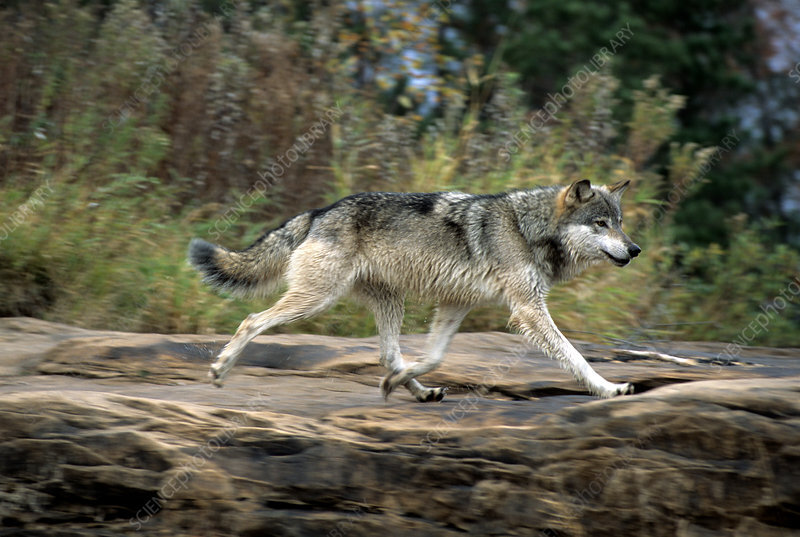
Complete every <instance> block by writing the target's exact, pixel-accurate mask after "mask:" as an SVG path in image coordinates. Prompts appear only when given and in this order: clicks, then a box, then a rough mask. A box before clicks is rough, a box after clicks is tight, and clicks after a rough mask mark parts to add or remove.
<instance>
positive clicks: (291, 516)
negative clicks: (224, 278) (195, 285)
mask: <svg viewBox="0 0 800 537" xmlns="http://www.w3.org/2000/svg"><path fill="white" fill-rule="evenodd" d="M226 340H227V337H223V336H218V337H215V336H197V335H169V336H167V335H157V334H127V333H115V332H97V331H87V330H80V329H75V328H71V327H66V326H63V325H58V324H53V323H45V322H42V321H36V320H32V319H0V374H2V375H3V376H0V433H2V434H0V523H1V524H2V527H3V530H2V532H1V533H2V534H4V535H5V534H8V535H15V534H17V535H42V536H45V535H48V536H49V535H55V534H57V533H58V534H59V535H128V534H135V533H137V532H139V533H140V534H143V535H165V536H166V535H170V536H184V535H185V536H198V535H253V536H255V535H321V536H328V535H331V536H333V535H339V536H344V535H347V536H360V535H374V534H376V533H379V534H384V535H387V536H389V535H434V536H437V535H442V536H445V535H459V534H464V533H467V534H472V535H535V536H548V537H553V536H592V537H594V536H603V535H609V536H610V535H614V536H620V535H637V536H639V535H641V536H660V535H665V536H666V535H669V536H673V535H677V536H681V537H695V536H696V537H701V536H707V535H730V536H742V537H744V536H772V535H798V534H800V507H799V506H800V361H799V360H798V356H799V355H800V353H798V352H797V351H796V350H792V349H782V350H777V349H758V348H754V349H748V350H747V351H746V352H744V353H743V354H742V355H741V356H740V357H739V358H738V362H736V363H735V364H729V365H724V366H718V365H713V364H712V363H711V361H712V359H713V357H714V356H715V355H716V354H717V353H718V352H719V351H720V350H722V348H723V346H722V345H716V344H700V345H697V344H688V343H687V344H680V343H678V344H672V345H671V346H670V347H662V348H659V349H658V350H659V351H661V352H669V353H670V354H674V355H677V356H682V357H691V358H694V359H696V360H697V362H698V363H697V365H693V366H689V367H686V366H681V365H676V364H671V363H666V362H662V361H651V360H643V359H635V358H631V357H630V356H625V355H622V354H620V353H615V352H614V351H613V350H612V349H610V348H606V347H602V346H598V345H586V344H584V345H579V347H580V348H581V349H582V350H583V352H584V353H585V354H586V355H587V356H589V357H590V358H591V359H593V360H596V362H595V363H594V366H595V367H596V368H597V369H598V370H599V371H600V372H601V373H602V374H603V375H604V376H606V377H607V378H609V379H610V380H613V381H623V380H626V381H633V382H634V383H635V385H636V387H637V391H639V392H642V391H643V392H644V393H640V394H637V395H634V396H628V397H623V398H617V399H613V400H607V401H601V400H595V399H593V398H592V397H590V396H588V395H586V394H585V392H584V391H583V390H582V389H581V388H580V387H579V386H578V385H576V384H575V382H574V381H573V380H572V379H571V378H570V376H569V375H568V374H567V373H566V372H564V371H562V370H561V369H559V368H558V366H557V365H556V364H554V363H553V362H551V361H549V360H547V359H546V358H544V357H543V356H542V355H541V354H540V353H538V352H536V351H533V350H530V349H527V347H526V345H525V344H524V342H523V341H522V340H521V339H520V338H518V337H516V336H513V335H508V334H499V333H488V334H486V333H483V334H459V335H458V336H456V338H455V341H454V344H453V348H452V351H451V352H450V353H449V355H448V356H447V358H446V360H445V364H444V365H443V367H442V368H441V369H440V370H439V371H437V372H435V373H432V374H430V375H428V376H426V377H425V378H424V379H423V381H424V382H425V383H427V384H431V385H433V384H444V385H447V386H449V387H450V393H449V395H448V396H447V397H446V398H445V400H444V401H443V402H442V403H434V404H420V403H417V402H415V401H414V400H413V398H412V397H411V396H410V395H408V394H407V393H405V392H400V393H398V394H396V395H395V394H393V396H392V397H391V398H390V399H389V401H388V402H384V401H383V399H382V398H381V397H380V393H379V390H378V388H377V386H378V382H379V379H380V375H381V374H382V371H381V369H380V368H379V367H378V366H377V365H376V363H377V342H376V340H375V339H374V338H372V339H367V340H356V339H346V338H331V337H324V336H311V335H304V336H290V335H281V336H262V337H259V338H258V339H257V340H256V341H255V343H254V344H253V345H251V346H250V347H248V349H247V351H246V353H245V355H244V356H243V358H242V361H241V362H240V364H239V365H237V367H236V368H235V369H234V370H233V372H232V374H231V377H230V378H229V380H228V383H227V385H226V386H225V388H223V389H216V388H214V387H212V386H211V385H209V384H208V383H207V382H206V380H205V375H206V371H207V368H208V365H209V364H210V362H211V358H212V356H213V355H214V353H215V351H216V350H217V349H219V347H220V346H221V345H222V344H224V343H225V342H226ZM424 341H425V340H424V337H419V336H411V337H405V338H403V340H402V342H403V344H404V346H405V349H404V351H405V353H406V356H407V358H409V359H413V357H414V356H415V355H420V354H421V353H422V352H423V349H424ZM690 381H691V382H690Z"/></svg>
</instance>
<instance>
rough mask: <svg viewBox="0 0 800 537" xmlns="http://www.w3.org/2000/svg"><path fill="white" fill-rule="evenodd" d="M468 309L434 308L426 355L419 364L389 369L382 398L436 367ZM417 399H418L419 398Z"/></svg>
mask: <svg viewBox="0 0 800 537" xmlns="http://www.w3.org/2000/svg"><path fill="white" fill-rule="evenodd" d="M470 309H471V308H470V307H468V306H456V305H449V304H448V305H444V304H440V305H439V307H437V308H436V315H435V317H434V319H433V325H432V327H431V332H430V336H429V338H428V342H429V345H430V348H429V351H428V355H427V356H426V357H425V358H423V359H422V360H420V361H419V362H414V363H412V364H410V365H408V366H405V367H402V368H392V369H390V373H389V374H388V375H387V376H386V377H385V378H384V379H383V381H382V382H381V390H382V391H383V395H384V397H388V396H389V394H390V393H392V391H393V390H394V389H395V388H396V387H397V386H399V385H401V384H406V383H411V382H416V377H418V376H420V375H424V374H425V373H428V372H429V371H432V370H434V369H435V368H436V367H438V365H439V364H440V363H441V361H442V358H443V357H444V353H445V351H447V347H448V346H449V345H450V342H451V341H452V339H453V336H454V335H455V333H456V331H458V327H459V326H460V325H461V321H463V320H464V317H465V316H466V315H467V313H469V310H470ZM442 395H443V394H442ZM417 398H418V399H419V397H417Z"/></svg>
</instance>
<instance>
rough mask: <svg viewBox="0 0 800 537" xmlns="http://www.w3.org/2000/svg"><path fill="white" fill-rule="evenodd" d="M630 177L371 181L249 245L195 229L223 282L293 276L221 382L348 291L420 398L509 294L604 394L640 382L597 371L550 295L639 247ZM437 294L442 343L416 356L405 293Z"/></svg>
mask: <svg viewBox="0 0 800 537" xmlns="http://www.w3.org/2000/svg"><path fill="white" fill-rule="evenodd" d="M627 185H628V182H627V181H625V182H621V183H617V184H615V185H611V186H608V187H605V186H602V187H592V186H591V184H590V183H589V181H587V180H583V181H577V182H575V183H573V184H572V185H570V186H568V187H543V188H537V189H531V190H520V191H512V192H506V193H502V194H496V195H471V194H464V193H460V192H438V193H426V194H400V193H363V194H355V195H353V196H349V197H347V198H344V199H342V200H340V201H338V202H336V203H334V204H333V205H330V206H328V207H325V208H323V209H316V210H313V211H308V212H305V213H302V214H300V215H298V216H296V217H294V218H292V219H290V220H288V221H287V222H285V223H284V224H283V225H281V226H280V227H279V228H277V229H275V230H273V231H270V232H267V233H265V234H264V235H263V236H262V237H261V238H259V239H258V240H257V241H256V242H255V243H253V244H252V245H251V246H250V247H248V248H247V249H245V250H242V251H240V252H234V251H230V250H227V249H225V248H222V247H219V246H215V245H212V244H209V243H207V242H205V241H201V240H198V239H195V240H193V241H192V243H191V245H190V248H189V259H190V261H191V263H192V264H193V265H194V266H195V268H197V269H198V270H199V271H200V272H201V273H202V274H203V275H204V279H205V281H206V282H207V283H208V284H210V285H211V286H213V287H215V288H217V289H220V290H226V291H229V292H233V293H235V294H238V295H240V296H259V295H263V294H265V293H267V292H269V291H270V290H272V289H274V288H275V287H276V285H277V284H279V283H280V282H281V281H282V280H285V281H287V282H288V285H289V287H288V290H287V292H286V293H285V294H284V295H283V296H282V297H281V298H280V300H278V302H277V303H276V304H275V305H274V306H273V307H272V308H270V309H268V310H266V311H264V312H261V313H258V314H251V315H250V316H248V318H247V319H246V320H245V321H244V322H242V324H241V326H240V327H239V329H238V330H237V332H236V334H235V335H234V337H233V338H232V339H231V341H230V342H229V343H228V344H227V345H226V346H225V347H224V348H223V350H222V351H221V353H220V355H219V357H218V359H217V361H216V362H215V363H214V365H212V367H211V372H210V376H211V378H212V379H213V380H214V382H215V384H217V385H221V383H222V380H223V379H224V377H225V376H226V375H227V373H228V372H229V371H230V369H231V367H233V364H234V363H235V361H236V358H237V357H238V355H239V353H240V352H241V350H242V348H243V347H244V346H245V345H246V344H247V343H248V342H249V341H250V340H251V339H252V338H253V337H255V336H256V335H258V334H259V333H261V332H263V331H264V330H267V329H269V328H271V327H274V326H277V325H279V324H283V323H288V322H292V321H295V320H298V319H301V318H305V317H309V316H311V315H315V314H317V313H320V312H322V311H324V310H325V309H327V308H329V307H330V306H332V305H333V304H334V303H335V302H336V301H338V300H339V299H340V298H341V297H342V296H344V295H346V294H350V295H354V296H356V297H357V298H360V299H361V300H363V301H364V302H365V303H366V304H367V305H368V306H369V307H370V308H371V309H372V310H373V312H374V313H375V317H376V323H377V325H378V330H379V333H380V337H381V363H382V364H383V365H384V366H386V367H387V369H388V370H389V374H388V375H387V376H386V377H385V378H384V379H383V382H382V383H381V387H382V390H383V393H384V395H385V396H388V395H389V393H391V392H392V391H393V390H394V389H395V388H396V387H397V386H399V385H405V386H406V387H407V388H408V389H409V390H410V391H411V392H412V393H413V394H414V395H415V396H416V397H417V399H418V400H420V401H429V400H440V399H441V397H442V396H443V395H444V392H443V390H442V389H440V388H425V387H423V386H422V385H420V384H419V383H418V382H417V380H416V377H418V376H420V375H422V374H424V373H427V372H428V371H430V370H432V369H434V368H435V367H436V366H437V365H438V364H439V362H440V361H441V359H442V356H443V355H444V352H445V351H446V348H447V346H448V344H449V342H450V340H451V339H452V336H453V335H454V334H455V332H456V331H457V330H458V326H459V325H460V323H461V321H462V320H463V318H464V316H466V314H467V313H468V312H469V310H470V309H471V308H473V307H475V306H477V305H480V304H489V303H503V304H505V305H507V306H508V307H509V309H510V310H511V323H512V324H513V325H514V326H516V327H517V328H518V329H519V330H520V331H521V332H522V333H523V334H525V335H526V336H528V337H529V338H530V339H531V340H532V341H533V342H535V343H536V344H538V345H539V346H540V347H541V348H542V349H543V350H544V352H545V353H547V354H548V355H549V356H551V357H553V358H556V359H558V360H560V361H561V362H562V364H563V365H564V366H565V367H566V368H568V369H569V370H570V371H572V372H573V374H574V375H575V376H576V378H577V379H578V380H579V381H581V382H583V383H584V384H585V385H586V386H587V387H588V388H589V389H590V390H591V391H592V392H593V393H595V394H596V395H599V396H602V397H611V396H613V395H617V394H620V393H627V392H629V391H631V387H630V385H628V384H612V383H610V382H608V381H606V380H605V379H603V378H602V377H601V376H600V375H599V374H597V373H596V372H595V371H594V370H593V369H592V368H591V367H590V366H589V364H588V363H587V362H586V361H585V360H584V359H583V357H582V356H581V355H580V353H578V351H577V350H575V348H574V347H573V346H572V345H571V344H570V343H569V341H567V339H566V338H564V336H563V335H562V334H561V332H560V331H559V330H558V328H556V326H555V324H554V323H553V321H552V319H551V318H550V315H549V313H548V311H547V307H546V305H545V297H546V295H547V293H548V291H549V290H550V288H551V287H552V286H553V285H555V284H557V283H559V282H563V281H567V280H569V279H571V278H573V277H574V276H576V275H577V274H579V273H580V272H581V271H583V270H584V269H586V268H587V267H589V266H590V265H592V264H596V263H599V262H603V261H610V262H612V263H614V264H616V265H619V266H622V265H624V264H627V263H628V262H629V261H630V260H631V258H633V257H635V256H636V255H638V253H639V252H640V249H639V247H638V246H636V245H635V244H634V243H633V242H632V241H631V240H630V238H628V236H627V235H625V233H624V232H623V231H622V228H621V226H622V211H621V209H620V197H621V195H622V192H623V191H624V190H625V188H626V187H627ZM407 294H414V295H417V296H419V297H421V298H423V299H426V300H434V301H436V302H437V304H438V307H437V313H436V316H435V318H434V321H433V326H432V329H431V336H430V354H429V355H428V356H427V357H426V358H425V359H423V360H421V361H419V362H415V363H412V364H406V363H405V362H404V361H403V359H402V357H401V355H400V347H399V343H398V338H399V335H400V325H401V323H402V317H403V300H404V298H405V296H406V295H407Z"/></svg>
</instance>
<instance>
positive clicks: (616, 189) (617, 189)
mask: <svg viewBox="0 0 800 537" xmlns="http://www.w3.org/2000/svg"><path fill="white" fill-rule="evenodd" d="M630 184H631V181H630V179H625V180H624V181H620V182H618V183H614V184H613V185H608V186H607V187H606V188H607V189H608V193H609V194H614V195H615V196H616V197H618V198H621V197H622V193H623V192H625V190H626V189H627V188H628V185H630Z"/></svg>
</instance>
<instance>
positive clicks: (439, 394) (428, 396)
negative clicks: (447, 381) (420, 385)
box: [416, 388, 447, 403]
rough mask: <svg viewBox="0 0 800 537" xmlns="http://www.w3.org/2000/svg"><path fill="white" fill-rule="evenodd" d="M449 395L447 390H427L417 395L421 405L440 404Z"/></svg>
mask: <svg viewBox="0 0 800 537" xmlns="http://www.w3.org/2000/svg"><path fill="white" fill-rule="evenodd" d="M446 393H447V388H426V389H425V391H423V392H420V393H418V394H417V395H416V398H417V401H419V402H420V403H438V402H439V401H441V400H442V399H444V396H445V394H446Z"/></svg>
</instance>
